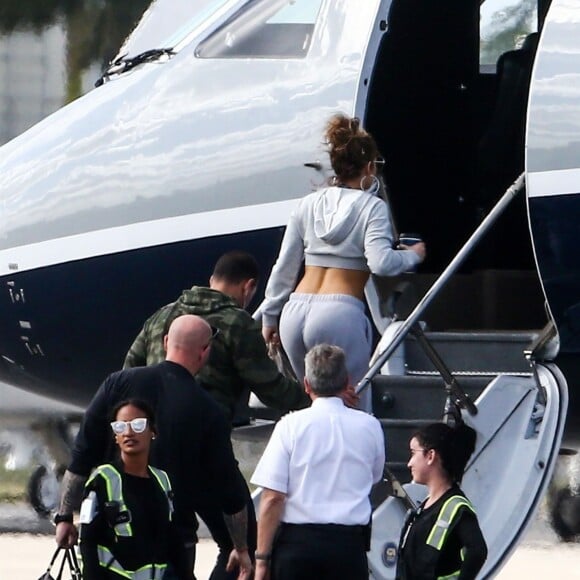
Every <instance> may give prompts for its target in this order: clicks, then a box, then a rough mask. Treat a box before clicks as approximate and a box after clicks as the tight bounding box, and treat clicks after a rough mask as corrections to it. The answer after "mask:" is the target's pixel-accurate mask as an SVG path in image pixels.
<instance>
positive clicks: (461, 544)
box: [397, 423, 487, 580]
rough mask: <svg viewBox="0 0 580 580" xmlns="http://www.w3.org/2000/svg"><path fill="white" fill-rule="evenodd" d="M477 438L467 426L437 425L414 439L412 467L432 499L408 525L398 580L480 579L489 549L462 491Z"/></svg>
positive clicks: (429, 427) (400, 557) (411, 517)
mask: <svg viewBox="0 0 580 580" xmlns="http://www.w3.org/2000/svg"><path fill="white" fill-rule="evenodd" d="M475 439H476V434H475V431H474V430H473V429H472V428H471V427H468V426H467V425H465V424H464V423H461V424H460V425H459V426H458V427H455V428H452V427H449V426H448V425H445V424H444V423H432V424H431V425H427V426H426V427H424V428H422V429H421V430H419V431H417V432H416V433H415V434H414V435H413V437H412V438H411V442H410V444H409V447H410V452H411V459H410V460H409V464H408V466H409V469H410V470H411V474H412V476H413V481H414V482H415V483H421V484H423V485H426V486H427V489H428V493H429V495H428V496H427V499H426V500H425V501H424V502H423V503H422V504H421V505H420V506H419V508H418V509H417V510H416V511H415V512H411V513H410V514H409V517H408V518H407V521H406V523H405V526H404V527H403V531H402V533H401V541H400V543H399V558H398V563H397V579H398V580H411V579H414V578H424V579H425V580H430V579H432V580H436V579H437V578H461V579H464V580H475V578H476V577H477V574H478V572H479V570H480V569H481V567H482V566H483V564H484V562H485V559H486V558H487V546H486V544H485V540H484V538H483V534H482V533H481V529H480V527H479V523H478V521H477V516H476V515H475V510H474V508H473V506H472V505H471V502H470V501H469V500H468V499H467V498H466V497H465V494H464V493H463V491H461V489H460V488H459V485H460V483H461V479H462V478H463V472H464V470H465V466H466V464H467V461H468V460H469V458H470V456H471V454H472V453H473V451H474V449H475Z"/></svg>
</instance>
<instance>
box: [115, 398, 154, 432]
mask: <svg viewBox="0 0 580 580" xmlns="http://www.w3.org/2000/svg"><path fill="white" fill-rule="evenodd" d="M128 405H131V406H132V407H137V409H139V410H140V411H143V414H144V415H145V417H147V421H148V423H149V428H150V429H151V430H152V431H156V430H157V429H156V427H155V411H154V410H153V407H151V405H150V404H149V403H147V402H146V401H143V400H142V399H125V400H123V401H121V402H119V403H117V404H116V405H115V406H114V407H113V410H112V412H111V421H115V420H116V419H117V413H118V412H119V411H120V410H121V409H122V408H123V407H127V406H128Z"/></svg>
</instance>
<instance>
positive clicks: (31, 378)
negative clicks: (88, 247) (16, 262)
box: [0, 228, 283, 405]
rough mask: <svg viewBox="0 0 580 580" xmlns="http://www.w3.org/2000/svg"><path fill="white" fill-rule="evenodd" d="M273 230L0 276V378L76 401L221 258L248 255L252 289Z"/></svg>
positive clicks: (271, 249)
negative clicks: (254, 266)
mask: <svg viewBox="0 0 580 580" xmlns="http://www.w3.org/2000/svg"><path fill="white" fill-rule="evenodd" d="M282 232H283V228H271V229H264V230H258V231H253V232H244V233H237V234H230V235H224V236H216V237H211V238H203V239H198V240H192V241H185V242H177V243H171V244H166V245H161V246H153V247H148V248H142V249H137V250H131V251H128V252H123V253H117V254H112V255H104V256H99V257H94V258H89V259H85V260H78V261H73V262H68V263H65V264H57V265H54V266H47V267H44V268H38V269H35V270H29V271H25V272H21V273H15V274H14V275H13V276H4V277H2V278H1V279H0V284H1V287H2V292H1V293H0V329H1V332H0V356H1V359H0V380H3V381H6V382H9V383H12V384H17V385H18V386H22V387H24V388H27V389H29V390H32V391H34V392H37V393H39V394H44V395H47V396H51V397H53V398H58V399H61V400H64V401H68V402H71V403H75V404H78V405H86V404H87V403H88V402H89V401H90V399H91V397H92V395H93V394H94V392H95V390H96V389H97V387H98V385H99V384H100V383H101V381H102V380H103V379H104V378H105V376H106V375H107V374H108V373H110V372H112V371H115V370H117V369H119V368H120V367H121V366H122V364H123V359H124V356H125V353H126V352H127V350H128V348H129V346H130V345H131V343H132V341H133V339H134V338H135V336H136V334H137V333H138V332H139V330H140V329H141V327H142V325H143V323H144V321H145V320H146V319H147V318H148V317H149V316H150V315H151V314H152V313H153V312H155V311H156V310H157V309H158V308H159V307H160V306H163V305H164V304H167V303H168V302H171V301H173V300H175V299H176V298H177V297H178V296H179V295H180V293H181V291H182V290H183V289H185V288H189V287H191V286H192V285H194V284H197V285H203V286H205V285H207V284H208V280H209V277H210V275H211V272H212V270H213V266H214V264H215V262H216V260H217V259H218V258H219V256H220V255H221V254H223V253H224V252H227V251H230V250H245V251H248V252H250V253H252V254H253V255H254V256H256V258H257V259H258V262H259V263H260V267H261V273H262V279H261V286H260V288H259V289H258V292H257V294H256V298H255V303H254V304H253V305H252V306H253V307H256V306H257V305H258V304H259V300H260V297H261V296H262V295H263V284H264V281H265V279H267V277H268V274H269V272H270V269H271V267H272V264H273V263H274V261H275V258H276V255H277V253H278V249H279V247H280V241H281V238H282Z"/></svg>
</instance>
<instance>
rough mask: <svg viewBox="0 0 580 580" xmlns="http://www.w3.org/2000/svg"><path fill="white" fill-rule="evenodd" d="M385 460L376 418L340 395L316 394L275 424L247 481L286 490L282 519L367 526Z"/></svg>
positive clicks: (286, 520)
mask: <svg viewBox="0 0 580 580" xmlns="http://www.w3.org/2000/svg"><path fill="white" fill-rule="evenodd" d="M384 463H385V442H384V436H383V430H382V428H381V425H380V423H379V421H377V419H375V418H374V417H371V416H370V415H368V414H367V413H364V412H362V411H356V410H354V409H349V408H348V407H346V406H345V405H344V403H343V402H342V399H340V398H338V397H318V398H317V399H315V400H314V401H313V403H312V406H311V407H310V408H309V409H304V410H302V411H297V412H295V413H290V414H289V415H286V416H285V417H283V418H282V419H281V420H280V421H279V422H278V424H277V425H276V427H275V429H274V432H273V433H272V436H271V438H270V441H269V442H268V445H267V447H266V450H265V451H264V454H263V455H262V457H261V459H260V461H259V463H258V466H257V467H256V470H255V471H254V475H253V476H252V479H251V481H252V483H253V484H254V485H258V486H260V487H266V488H268V489H271V490H274V491H278V492H281V493H284V494H286V496H287V497H286V502H285V506H284V512H283V514H282V521H283V522H286V523H291V524H330V523H332V524H343V525H366V524H367V523H368V522H369V519H370V516H371V505H370V501H369V493H370V490H371V486H372V485H373V483H376V482H377V481H379V480H380V478H381V476H382V473H383V466H384Z"/></svg>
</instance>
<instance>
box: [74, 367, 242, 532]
mask: <svg viewBox="0 0 580 580" xmlns="http://www.w3.org/2000/svg"><path fill="white" fill-rule="evenodd" d="M129 398H137V399H142V400H144V401H146V402H147V403H149V404H150V405H151V406H152V407H153V408H154V410H155V413H156V420H157V430H158V435H157V438H156V439H155V441H153V445H152V448H151V457H150V461H149V463H150V464H151V465H152V466H154V467H158V468H160V469H163V470H165V471H166V472H167V473H168V475H169V477H170V479H171V484H172V487H173V492H174V506H175V522H176V524H177V525H178V526H180V527H182V528H185V529H188V530H191V531H192V533H193V536H195V530H196V529H197V520H196V517H195V513H194V512H195V511H198V508H201V507H202V506H203V504H204V502H205V501H206V499H207V498H208V497H212V500H213V501H215V500H216V499H217V501H218V503H219V505H220V506H221V508H222V510H223V512H224V513H227V514H233V513H237V512H239V511H240V510H242V509H243V508H244V506H245V505H246V502H247V498H248V490H247V486H246V483H245V481H244V479H243V477H242V475H241V473H240V472H239V469H238V465H237V461H236V459H235V457H234V454H233V451H232V445H231V441H230V427H229V424H228V422H227V420H226V418H225V416H224V414H223V412H222V410H221V409H220V407H219V406H218V404H217V403H216V402H215V401H213V399H212V398H211V397H210V396H209V395H208V394H207V393H206V392H205V391H204V390H203V389H202V388H201V387H200V386H199V384H198V383H197V381H196V380H195V379H194V378H193V377H192V376H191V374H190V373H189V372H188V371H187V370H186V369H185V368H184V367H182V366H181V365H178V364H176V363H173V362H169V361H165V362H162V363H160V364H158V365H154V366H150V367H139V368H134V369H127V370H124V371H119V372H116V373H113V374H112V375H110V376H109V377H107V379H105V381H104V382H103V384H102V385H101V386H100V387H99V390H98V391H97V393H96V395H95V396H94V398H93V400H92V401H91V403H90V405H89V407H88V409H87V411H86V413H85V415H84V418H83V421H82V423H81V427H80V430H79V433H78V435H77V438H76V442H75V446H74V449H73V458H72V462H71V465H70V467H69V470H70V471H71V472H72V473H76V474H78V475H82V476H88V475H89V473H90V472H91V470H92V469H93V468H94V467H96V466H97V465H100V464H102V463H107V462H110V461H112V460H113V459H114V453H115V450H114V446H113V444H112V442H113V434H112V432H111V428H110V425H109V422H110V421H111V416H110V415H111V412H112V410H113V408H114V407H115V405H116V404H117V403H119V402H120V401H123V400H126V399H129Z"/></svg>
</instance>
